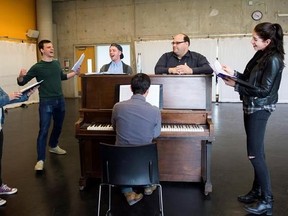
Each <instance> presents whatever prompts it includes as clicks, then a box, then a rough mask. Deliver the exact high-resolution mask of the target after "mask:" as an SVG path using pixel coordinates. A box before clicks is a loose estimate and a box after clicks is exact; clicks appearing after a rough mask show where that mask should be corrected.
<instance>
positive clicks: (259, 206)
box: [244, 196, 273, 215]
mask: <svg viewBox="0 0 288 216" xmlns="http://www.w3.org/2000/svg"><path fill="white" fill-rule="evenodd" d="M244 209H245V210H246V211H247V212H249V213H252V214H256V215H261V214H266V215H272V214H273V197H272V196H266V197H264V198H261V199H260V200H259V202H257V203H256V204H255V205H253V206H245V207H244Z"/></svg>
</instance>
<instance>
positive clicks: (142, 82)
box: [131, 73, 151, 95]
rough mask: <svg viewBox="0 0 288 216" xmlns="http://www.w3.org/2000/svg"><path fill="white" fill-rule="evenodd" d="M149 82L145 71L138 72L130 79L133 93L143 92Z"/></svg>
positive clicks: (147, 87)
mask: <svg viewBox="0 0 288 216" xmlns="http://www.w3.org/2000/svg"><path fill="white" fill-rule="evenodd" d="M150 84H151V80H150V77H149V76H148V75H147V74H145V73H138V74H136V75H134V76H133V77H132V79H131V90H132V92H133V94H141V95H143V94H145V93H146V91H147V90H148V89H149V87H150Z"/></svg>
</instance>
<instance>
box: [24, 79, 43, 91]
mask: <svg viewBox="0 0 288 216" xmlns="http://www.w3.org/2000/svg"><path fill="white" fill-rule="evenodd" d="M43 81H44V80H40V81H39V82H36V83H33V84H32V85H29V86H27V87H26V88H24V89H22V90H20V92H22V93H23V94H24V93H26V92H27V91H29V90H30V89H33V88H34V87H36V86H39V85H40V84H41V83H42V82H43Z"/></svg>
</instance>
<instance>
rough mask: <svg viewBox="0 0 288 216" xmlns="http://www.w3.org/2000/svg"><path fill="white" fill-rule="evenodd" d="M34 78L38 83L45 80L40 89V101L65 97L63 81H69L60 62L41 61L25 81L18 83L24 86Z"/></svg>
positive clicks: (28, 73)
mask: <svg viewBox="0 0 288 216" xmlns="http://www.w3.org/2000/svg"><path fill="white" fill-rule="evenodd" d="M33 78H36V80H37V82H39V81H41V80H44V81H43V82H42V83H41V85H40V87H39V89H38V90H39V98H40V99H53V98H60V97H63V92H62V85H61V81H62V80H67V74H64V73H63V71H62V69H61V66H60V63H59V61H57V60H53V61H51V62H46V61H43V60H41V61H40V62H38V63H36V64H34V65H33V66H32V67H31V68H30V70H29V71H28V72H27V74H26V75H25V76H24V77H23V81H22V82H19V81H18V85H20V86H23V85H25V84H26V83H28V82H29V81H30V80H31V79H33Z"/></svg>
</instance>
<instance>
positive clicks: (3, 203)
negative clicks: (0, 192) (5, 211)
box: [0, 198, 6, 206]
mask: <svg viewBox="0 0 288 216" xmlns="http://www.w3.org/2000/svg"><path fill="white" fill-rule="evenodd" d="M5 203H6V200H4V199H1V198H0V206H2V205H5Z"/></svg>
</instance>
